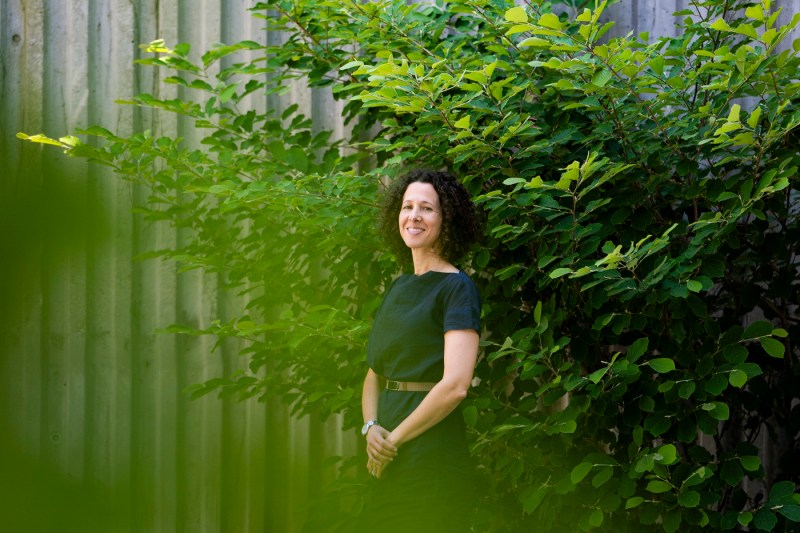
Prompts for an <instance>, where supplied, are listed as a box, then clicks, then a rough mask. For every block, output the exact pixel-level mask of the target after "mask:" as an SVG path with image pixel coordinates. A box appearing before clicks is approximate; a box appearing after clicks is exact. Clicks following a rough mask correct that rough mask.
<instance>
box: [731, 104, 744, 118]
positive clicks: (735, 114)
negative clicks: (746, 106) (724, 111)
mask: <svg viewBox="0 0 800 533" xmlns="http://www.w3.org/2000/svg"><path fill="white" fill-rule="evenodd" d="M741 111H742V106H740V105H739V104H733V105H732V106H731V112H730V113H728V122H739V115H740V113H741Z"/></svg>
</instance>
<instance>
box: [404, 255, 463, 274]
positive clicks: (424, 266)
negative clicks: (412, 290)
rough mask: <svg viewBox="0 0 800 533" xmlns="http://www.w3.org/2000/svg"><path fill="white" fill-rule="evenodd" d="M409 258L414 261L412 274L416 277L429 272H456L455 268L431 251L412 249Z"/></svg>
mask: <svg viewBox="0 0 800 533" xmlns="http://www.w3.org/2000/svg"><path fill="white" fill-rule="evenodd" d="M411 256H412V258H413V259H414V274H416V275H417V276H421V275H422V274H425V273H426V272H430V271H431V270H434V271H436V272H458V269H457V268H456V267H454V266H453V265H452V264H450V263H449V262H448V261H446V260H445V259H443V258H442V257H440V256H439V255H438V254H436V253H435V252H433V251H431V250H425V249H412V250H411Z"/></svg>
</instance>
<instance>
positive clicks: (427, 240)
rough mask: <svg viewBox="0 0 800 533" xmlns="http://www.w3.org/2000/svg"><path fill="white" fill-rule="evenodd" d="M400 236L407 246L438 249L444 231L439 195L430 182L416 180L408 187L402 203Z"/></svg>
mask: <svg viewBox="0 0 800 533" xmlns="http://www.w3.org/2000/svg"><path fill="white" fill-rule="evenodd" d="M399 226H400V236H401V237H402V238H403V241H404V242H405V243H406V246H408V247H409V248H411V249H412V250H413V249H415V248H428V249H431V250H434V251H436V249H437V247H438V244H439V235H440V233H441V231H442V208H441V206H440V205H439V195H438V194H436V189H434V188H433V185H431V184H430V183H421V182H414V183H411V184H410V185H409V186H408V188H406V192H405V194H403V203H402V204H401V205H400V218H399Z"/></svg>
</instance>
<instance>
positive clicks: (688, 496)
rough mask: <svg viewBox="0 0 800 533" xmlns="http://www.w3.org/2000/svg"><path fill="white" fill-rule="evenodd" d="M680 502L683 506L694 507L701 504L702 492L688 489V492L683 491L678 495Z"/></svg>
mask: <svg viewBox="0 0 800 533" xmlns="http://www.w3.org/2000/svg"><path fill="white" fill-rule="evenodd" d="M678 503H679V504H681V506H683V507H689V508H694V507H697V506H698V505H700V493H699V492H696V491H693V490H687V491H686V492H681V493H680V494H679V495H678Z"/></svg>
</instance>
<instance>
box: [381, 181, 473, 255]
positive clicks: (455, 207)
mask: <svg viewBox="0 0 800 533" xmlns="http://www.w3.org/2000/svg"><path fill="white" fill-rule="evenodd" d="M416 182H419V183H430V184H431V185H432V186H433V189H434V190H435V191H436V194H437V195H438V196H439V205H440V207H441V209H442V230H441V234H440V235H439V244H440V245H441V254H442V257H443V258H444V259H445V260H446V261H448V262H450V263H452V264H456V262H458V261H459V260H461V259H462V258H463V257H464V255H466V253H467V252H468V251H469V249H470V247H471V246H472V245H473V244H474V243H475V242H476V241H477V240H478V238H479V236H480V231H481V224H480V220H479V218H478V213H477V211H476V209H475V205H474V204H473V203H472V199H471V198H470V194H469V192H468V191H467V189H465V188H464V186H463V185H462V184H461V183H459V182H458V180H457V179H456V178H455V177H453V176H452V175H451V174H448V173H447V172H442V171H438V170H430V169H417V170H412V171H410V172H409V173H407V174H405V175H404V176H402V177H400V178H398V179H396V180H395V181H394V182H392V184H391V185H390V186H389V189H388V190H387V191H386V194H385V196H384V199H383V211H382V216H381V218H380V224H379V230H380V233H381V235H382V237H383V239H384V241H385V242H386V243H387V244H388V246H389V248H390V249H391V251H392V252H394V254H395V256H396V257H397V259H398V260H399V261H401V262H403V263H405V262H408V261H410V260H411V251H410V250H409V248H408V247H407V246H406V244H405V242H403V238H402V237H401V236H400V231H399V230H398V227H397V218H398V216H399V213H400V207H401V205H402V203H403V195H404V194H405V192H406V189H407V188H408V186H409V185H411V184H412V183H416Z"/></svg>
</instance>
